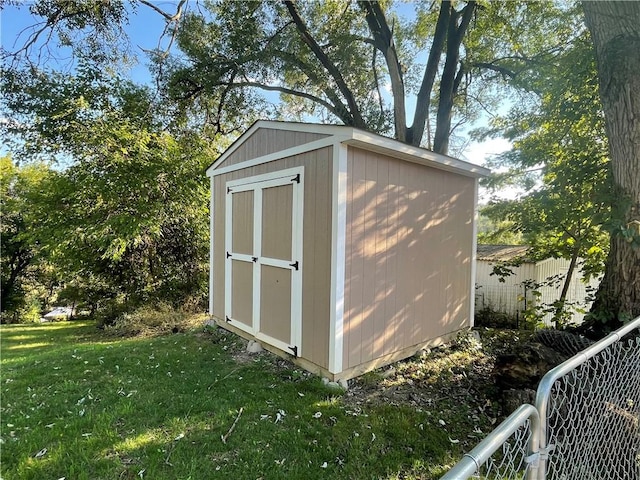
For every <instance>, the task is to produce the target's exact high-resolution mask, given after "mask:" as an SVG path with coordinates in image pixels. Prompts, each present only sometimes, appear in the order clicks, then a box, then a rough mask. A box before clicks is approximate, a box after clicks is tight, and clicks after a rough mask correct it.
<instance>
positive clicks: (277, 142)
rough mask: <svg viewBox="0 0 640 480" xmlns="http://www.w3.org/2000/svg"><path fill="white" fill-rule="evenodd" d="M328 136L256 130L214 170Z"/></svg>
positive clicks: (232, 147) (270, 129)
mask: <svg viewBox="0 0 640 480" xmlns="http://www.w3.org/2000/svg"><path fill="white" fill-rule="evenodd" d="M328 136H329V135H324V134H321V133H313V132H302V131H291V130H281V129H275V128H258V129H257V130H256V131H255V132H253V133H252V134H251V135H250V136H249V137H247V138H246V139H244V140H243V139H242V138H240V139H239V140H238V141H239V142H241V143H239V144H238V145H237V147H236V148H234V145H232V146H231V148H230V149H229V150H228V152H229V153H228V154H227V156H226V158H224V159H223V160H222V162H220V163H218V164H217V165H215V168H216V169H219V168H225V167H229V166H231V165H236V164H238V163H242V162H245V161H247V160H252V159H254V158H258V157H263V156H265V155H270V154H272V153H276V152H279V151H282V150H286V149H287V148H293V147H297V146H300V145H304V144H306V143H310V142H313V141H315V140H320V139H322V138H326V137H328Z"/></svg>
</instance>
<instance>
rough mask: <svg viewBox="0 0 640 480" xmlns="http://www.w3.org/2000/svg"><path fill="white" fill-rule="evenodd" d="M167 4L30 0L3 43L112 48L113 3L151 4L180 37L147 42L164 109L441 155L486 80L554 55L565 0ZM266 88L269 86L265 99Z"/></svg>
mask: <svg viewBox="0 0 640 480" xmlns="http://www.w3.org/2000/svg"><path fill="white" fill-rule="evenodd" d="M175 7H176V8H175V11H172V12H165V11H162V10H161V9H160V8H159V7H158V6H156V5H154V4H153V3H151V2H148V1H146V0H132V1H131V2H128V3H122V2H107V3H105V4H103V3H100V5H96V6H95V8H87V7H86V2H76V1H71V2H69V1H65V2H60V1H54V2H49V1H44V0H38V1H36V2H35V3H34V4H33V6H32V7H31V10H32V11H33V12H34V14H36V15H39V16H41V17H43V19H44V21H43V23H42V24H41V25H40V26H39V27H38V28H36V29H35V30H34V32H32V34H31V35H30V36H29V37H28V38H27V41H26V42H25V44H24V46H23V47H22V48H20V49H17V51H14V52H5V53H6V54H10V55H13V58H14V59H15V58H19V57H20V55H27V54H29V53H31V54H32V56H33V52H34V51H35V46H36V45H37V40H38V38H43V37H45V38H46V36H47V34H49V33H54V32H55V33H57V34H58V35H59V36H60V38H61V39H62V40H63V42H66V43H67V44H69V45H71V46H73V47H74V48H76V49H78V51H79V52H82V53H84V54H85V55H86V54H87V52H91V51H96V52H99V57H100V58H101V59H102V60H104V59H112V58H113V57H114V55H113V51H114V50H113V49H114V46H117V44H118V41H119V39H120V38H121V36H120V35H119V33H120V27H121V25H122V22H123V21H124V17H126V14H125V13H123V12H125V11H126V9H128V10H129V11H134V10H136V9H140V8H152V9H153V10H154V11H156V12H157V13H158V14H159V15H162V17H163V18H164V19H165V20H166V22H167V31H166V33H167V35H168V36H169V37H170V38H171V42H173V41H174V40H175V44H174V45H175V46H176V47H177V48H174V49H173V50H170V49H169V50H167V49H162V48H158V49H155V50H154V51H152V52H148V53H150V54H151V57H152V59H153V60H154V62H155V73H156V75H157V80H158V81H159V82H160V83H159V84H160V86H161V92H162V93H163V94H165V95H166V98H168V99H169V100H170V103H171V104H174V105H175V106H176V109H175V110H174V112H173V115H174V116H177V115H179V114H184V115H185V116H186V117H187V118H188V119H189V121H190V122H191V124H192V125H194V124H195V125H199V126H201V127H203V128H205V129H206V130H208V131H212V132H214V133H217V132H228V131H230V130H233V129H236V128H240V127H243V126H245V124H246V121H247V120H251V119H253V118H255V116H257V115H260V116H265V113H266V114H267V115H269V116H281V117H285V118H300V117H304V116H311V117H316V118H317V117H321V118H326V119H329V120H331V121H341V122H342V123H344V124H347V125H354V126H357V127H360V128H364V129H368V130H372V131H375V132H378V133H382V134H385V135H392V136H394V137H395V138H397V139H399V140H401V141H404V142H407V143H410V144H413V145H421V144H422V145H426V146H427V147H428V148H432V149H433V150H435V151H437V152H440V153H447V152H448V150H449V144H450V138H451V134H452V132H454V131H455V130H456V128H457V127H458V126H459V125H460V124H461V123H464V122H465V121H468V120H470V119H473V118H475V117H476V116H477V115H478V114H479V112H481V111H482V109H484V108H488V107H492V106H495V105H497V104H498V103H499V102H500V97H497V96H496V95H495V93H496V92H495V89H494V87H495V86H496V85H497V83H495V82H493V83H491V82H486V80H488V79H491V78H493V79H496V80H503V79H506V78H509V77H510V76H513V75H514V74H515V73H517V72H518V71H519V70H521V69H524V68H528V67H529V66H531V65H532V64H535V63H537V62H540V61H542V60H544V59H545V58H547V57H549V56H553V55H554V54H555V53H556V52H557V51H558V50H561V49H562V48H563V45H565V44H566V43H567V41H568V40H569V39H570V38H571V37H572V35H573V32H574V28H573V27H574V23H573V21H572V18H571V16H569V15H566V14H565V9H562V8H558V7H557V6H556V5H554V4H553V3H548V2H530V3H517V2H476V1H474V0H469V1H464V2H462V1H461V2H452V1H448V0H445V1H443V2H431V3H426V2H425V3H416V4H414V5H407V4H401V3H398V4H395V3H393V2H377V1H375V2H374V1H356V2H341V1H330V2H327V1H320V0H316V1H310V2H294V1H289V0H285V1H275V0H270V1H245V2H237V1H230V0H218V1H210V2H205V3H204V4H195V3H188V2H185V1H180V2H178V4H177V5H176V6H175ZM87 27H88V28H91V29H92V31H93V32H94V35H92V36H91V37H90V39H89V40H90V41H91V42H90V43H91V45H90V47H88V48H83V47H82V45H83V44H82V43H81V42H78V41H74V39H76V38H77V35H78V31H79V30H80V29H85V30H86V28H87ZM101 38H102V39H104V41H103V42H102V43H100V42H99V39H101ZM171 44H173V43H171ZM109 46H110V47H111V50H109ZM110 52H111V53H110ZM120 53H122V49H121V50H120ZM16 55H17V57H16ZM93 58H96V56H95V55H94V57H93ZM265 92H275V93H274V94H278V95H279V101H278V102H277V105H273V104H272V105H270V108H271V111H269V110H267V108H266V104H268V103H269V102H268V101H267V100H268V97H265V96H264V95H263V94H264V93H265ZM242 120H244V121H242Z"/></svg>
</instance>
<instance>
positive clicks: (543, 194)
mask: <svg viewBox="0 0 640 480" xmlns="http://www.w3.org/2000/svg"><path fill="white" fill-rule="evenodd" d="M565 72H571V75H566V74H565ZM523 77H524V78H523ZM518 82H519V83H520V84H521V85H522V86H524V87H526V88H527V89H528V90H529V91H531V92H535V94H536V98H537V99H538V101H537V102H536V103H534V104H533V105H532V106H533V108H531V105H527V106H526V108H523V106H522V104H520V105H516V106H515V107H514V108H513V109H512V110H511V112H510V114H509V115H507V116H506V117H505V118H503V119H499V120H497V121H496V122H495V123H494V127H495V128H496V129H498V130H500V131H502V132H504V135H506V136H507V138H509V139H510V140H511V141H512V142H513V149H512V150H511V151H510V152H508V153H506V154H505V155H503V156H502V157H501V158H499V159H498V160H497V162H496V163H497V166H499V167H507V169H506V170H504V171H503V172H502V173H500V174H498V175H496V176H495V177H494V178H492V179H491V182H495V184H497V185H500V186H504V185H505V183H511V184H518V185H520V186H523V185H524V186H528V187H529V188H530V190H529V193H528V194H527V195H525V196H523V197H521V198H519V199H517V200H502V201H493V202H491V203H490V204H489V205H487V206H486V207H485V208H484V209H483V213H484V214H485V215H487V216H489V217H490V218H492V219H494V220H508V221H509V222H511V227H510V228H512V229H514V230H516V231H519V232H521V233H522V234H523V236H524V238H525V241H526V242H527V243H529V244H531V246H532V254H533V255H534V256H537V257H540V258H545V257H549V256H553V257H562V258H566V259H568V260H570V267H569V271H568V273H567V276H566V278H565V279H564V280H565V281H564V285H563V289H562V291H561V294H560V298H559V306H558V308H559V310H558V314H560V313H561V309H562V304H563V303H564V300H565V298H566V294H567V289H568V286H569V282H570V280H571V276H572V275H573V273H574V271H575V269H576V268H577V267H578V259H579V258H580V257H581V258H583V259H584V260H585V262H584V265H582V270H583V272H584V273H585V274H586V275H587V276H591V275H597V274H599V273H601V272H602V271H603V269H604V260H605V258H606V253H607V248H608V234H607V227H608V226H609V224H610V221H611V209H610V203H611V199H612V196H613V193H612V189H611V182H610V177H609V170H608V165H609V157H608V152H607V140H606V135H605V129H604V117H603V114H602V110H601V104H600V101H599V97H598V89H597V69H596V63H595V58H594V55H593V49H592V46H591V41H590V38H589V35H588V32H587V31H586V30H585V29H582V32H581V34H580V36H579V37H577V38H576V39H575V41H574V42H573V44H572V48H571V49H570V50H568V51H567V52H565V53H563V54H561V55H559V56H557V57H556V58H555V59H554V61H553V62H550V63H548V64H546V65H544V66H541V67H539V68H537V69H536V71H535V72H534V74H533V75H531V76H529V77H527V76H526V75H523V76H521V78H519V79H518Z"/></svg>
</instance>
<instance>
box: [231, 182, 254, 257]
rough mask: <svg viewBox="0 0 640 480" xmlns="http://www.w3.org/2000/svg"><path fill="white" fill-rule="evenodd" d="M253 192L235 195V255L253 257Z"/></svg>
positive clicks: (233, 236)
mask: <svg viewBox="0 0 640 480" xmlns="http://www.w3.org/2000/svg"><path fill="white" fill-rule="evenodd" d="M253 197H254V193H253V190H247V191H245V192H238V193H234V194H233V232H232V238H233V242H232V247H231V251H232V252H233V253H244V254H245V255H253V217H254V215H253V201H254V200H253Z"/></svg>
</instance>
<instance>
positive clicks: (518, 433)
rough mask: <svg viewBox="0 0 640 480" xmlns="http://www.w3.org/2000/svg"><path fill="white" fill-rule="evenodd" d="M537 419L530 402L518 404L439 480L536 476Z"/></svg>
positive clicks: (506, 478) (506, 479)
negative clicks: (517, 406) (534, 448)
mask: <svg viewBox="0 0 640 480" xmlns="http://www.w3.org/2000/svg"><path fill="white" fill-rule="evenodd" d="M539 423H540V418H539V416H538V410H536V408H535V407H534V406H533V405H528V404H525V405H521V406H520V407H519V408H518V409H517V410H516V411H515V412H513V413H512V414H511V415H510V416H509V417H508V418H507V419H506V420H505V421H504V422H502V423H501V424H500V425H499V426H498V427H497V428H496V429H495V430H494V431H493V432H491V434H490V435H489V436H488V437H487V438H485V439H484V440H483V441H482V442H480V443H479V444H478V446H476V447H475V448H474V449H473V450H471V451H470V452H469V453H467V454H466V455H465V456H464V457H463V458H462V460H460V462H458V463H457V464H456V465H455V466H454V467H453V468H452V469H451V470H450V471H449V472H448V473H447V474H446V475H445V476H444V477H442V479H441V480H460V479H466V478H480V479H487V480H488V479H491V480H511V479H525V478H536V471H537V470H536V467H537V464H536V462H535V454H534V452H533V450H532V448H533V447H534V446H535V445H537V443H538V438H537V432H538V431H539Z"/></svg>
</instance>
